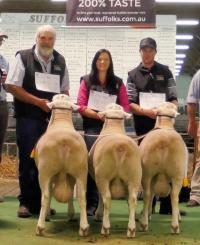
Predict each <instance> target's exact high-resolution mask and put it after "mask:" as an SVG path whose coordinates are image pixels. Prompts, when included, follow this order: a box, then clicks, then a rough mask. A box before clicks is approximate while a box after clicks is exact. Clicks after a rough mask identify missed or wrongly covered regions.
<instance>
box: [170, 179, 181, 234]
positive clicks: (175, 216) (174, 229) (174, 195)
mask: <svg viewBox="0 0 200 245" xmlns="http://www.w3.org/2000/svg"><path fill="white" fill-rule="evenodd" d="M180 189H181V184H177V183H175V182H173V181H172V190H171V195H170V196H171V204H172V221H171V233H174V234H179V232H180V230H179V207H178V202H179V197H178V195H179V192H180Z"/></svg>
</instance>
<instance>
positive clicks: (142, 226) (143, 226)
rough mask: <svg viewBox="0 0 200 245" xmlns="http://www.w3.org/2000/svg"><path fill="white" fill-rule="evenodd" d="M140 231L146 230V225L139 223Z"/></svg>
mask: <svg viewBox="0 0 200 245" xmlns="http://www.w3.org/2000/svg"><path fill="white" fill-rule="evenodd" d="M140 231H148V225H147V224H142V223H140Z"/></svg>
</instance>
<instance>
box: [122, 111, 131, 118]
mask: <svg viewBox="0 0 200 245" xmlns="http://www.w3.org/2000/svg"><path fill="white" fill-rule="evenodd" d="M124 116H125V118H126V119H129V118H131V117H132V114H130V113H127V112H124Z"/></svg>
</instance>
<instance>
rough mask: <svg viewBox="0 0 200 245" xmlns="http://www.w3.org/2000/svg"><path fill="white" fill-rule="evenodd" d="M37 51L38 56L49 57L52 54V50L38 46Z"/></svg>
mask: <svg viewBox="0 0 200 245" xmlns="http://www.w3.org/2000/svg"><path fill="white" fill-rule="evenodd" d="M38 51H39V54H40V55H41V56H44V57H50V56H51V55H52V54H53V48H48V47H40V46H38Z"/></svg>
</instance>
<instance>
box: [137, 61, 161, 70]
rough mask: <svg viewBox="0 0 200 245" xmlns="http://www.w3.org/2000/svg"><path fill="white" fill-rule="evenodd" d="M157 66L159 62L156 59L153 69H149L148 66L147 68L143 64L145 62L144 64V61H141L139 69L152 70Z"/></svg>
mask: <svg viewBox="0 0 200 245" xmlns="http://www.w3.org/2000/svg"><path fill="white" fill-rule="evenodd" d="M156 66H157V62H156V61H154V64H153V66H152V67H151V69H148V68H146V67H145V66H143V64H142V62H141V63H140V64H139V69H140V70H141V71H146V72H149V71H152V70H153V69H154V68H155V67H156Z"/></svg>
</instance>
